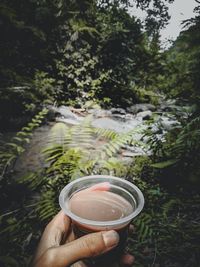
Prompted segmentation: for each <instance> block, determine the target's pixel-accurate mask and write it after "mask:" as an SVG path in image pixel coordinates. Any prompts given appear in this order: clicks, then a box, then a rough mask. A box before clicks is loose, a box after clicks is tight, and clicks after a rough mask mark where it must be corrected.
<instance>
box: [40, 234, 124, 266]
mask: <svg viewBox="0 0 200 267" xmlns="http://www.w3.org/2000/svg"><path fill="white" fill-rule="evenodd" d="M118 242H119V235H118V234H117V233H116V232H115V231H113V230H111V231H108V232H98V233H92V234H89V235H86V236H83V237H81V238H79V239H77V240H75V241H72V242H71V243H68V244H66V245H62V246H60V247H56V248H52V249H49V251H48V253H45V254H48V255H44V256H45V257H44V258H43V259H42V261H43V262H45V263H46V265H44V266H56V267H65V266H68V265H70V264H72V263H74V262H77V261H78V260H81V259H83V258H90V257H94V256H97V255H101V254H103V253H105V252H107V251H109V250H111V249H112V248H114V247H115V246H116V245H117V244H118ZM49 259H51V261H50V262H49Z"/></svg>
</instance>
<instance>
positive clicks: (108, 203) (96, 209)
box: [69, 190, 133, 224]
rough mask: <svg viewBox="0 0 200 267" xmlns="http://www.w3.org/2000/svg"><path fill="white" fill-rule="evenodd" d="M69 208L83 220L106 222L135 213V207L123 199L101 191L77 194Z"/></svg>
mask: <svg viewBox="0 0 200 267" xmlns="http://www.w3.org/2000/svg"><path fill="white" fill-rule="evenodd" d="M69 208H70V210H71V211H72V212H73V213H74V214H75V215H77V216H79V217H81V218H84V219H88V220H92V221H105V222H106V221H113V220H118V219H121V218H124V217H126V216H128V215H129V214H131V213H132V212H133V207H132V206H131V204H130V203H129V202H128V201H127V200H125V199H124V198H123V197H121V196H119V195H117V194H115V193H112V192H109V191H99V190H95V191H88V190H82V191H80V192H78V193H76V194H75V195H73V196H72V198H71V199H70V201H69ZM105 224H106V223H105Z"/></svg>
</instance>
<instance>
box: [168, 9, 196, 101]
mask: <svg viewBox="0 0 200 267" xmlns="http://www.w3.org/2000/svg"><path fill="white" fill-rule="evenodd" d="M196 12H197V15H196V17H195V18H194V19H191V20H187V21H185V23H184V25H185V28H184V30H183V31H182V32H181V33H180V35H179V37H178V38H177V40H176V41H175V42H174V44H173V46H172V47H171V48H170V49H169V50H168V51H167V52H166V56H167V58H166V59H167V61H166V63H167V64H166V66H165V73H166V75H164V84H163V86H164V91H165V92H166V93H168V95H169V96H172V97H181V98H183V99H188V100H189V101H190V102H192V103H196V104H197V105H198V104H199V99H200V96H199V87H200V80H199V72H198V70H199V67H200V60H199V58H200V34H199V26H200V15H199V14H200V10H199V8H196Z"/></svg>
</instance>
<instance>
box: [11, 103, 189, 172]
mask: <svg viewBox="0 0 200 267" xmlns="http://www.w3.org/2000/svg"><path fill="white" fill-rule="evenodd" d="M48 108H49V110H50V114H51V120H49V121H48V122H47V124H45V125H42V126H40V127H39V128H37V129H36V130H35V131H34V132H33V136H32V138H31V140H30V143H29V144H28V146H27V148H26V150H25V152H24V153H23V154H22V155H21V156H20V157H19V158H18V159H17V162H16V165H15V170H16V171H17V176H18V175H23V174H25V173H27V172H32V171H36V170H38V169H39V168H41V167H44V166H45V160H44V156H43V154H42V153H41V151H42V150H43V149H44V148H45V147H47V146H49V145H51V135H52V132H53V131H54V132H55V128H56V126H57V125H58V124H60V123H63V124H65V125H67V126H68V127H70V126H72V125H78V124H80V123H81V121H82V120H83V119H84V117H86V116H87V115H88V114H90V115H91V117H92V121H91V124H92V126H94V127H98V128H103V129H110V130H113V131H115V132H116V133H126V132H128V131H130V130H133V129H135V128H136V127H138V126H142V127H143V128H144V129H146V128H149V129H151V131H152V132H153V133H154V134H156V135H157V137H158V138H160V139H161V138H162V137H163V135H164V134H165V133H166V132H167V131H169V130H170V129H172V128H173V127H178V126H179V122H178V121H177V118H176V116H175V115H174V113H176V114H177V113H180V114H179V115H180V116H187V112H186V111H184V109H183V107H180V106H177V105H175V102H174V101H171V102H170V101H168V102H165V103H162V104H160V105H159V106H158V107H155V106H154V105H152V104H135V105H133V106H132V107H130V108H128V109H127V110H125V109H122V108H112V109H110V110H103V109H88V110H83V109H74V108H70V107H67V106H60V107H54V106H49V107H48ZM186 109H187V107H186ZM186 109H185V110H186ZM152 118H154V120H153V122H152V121H151V119H152ZM160 126H161V127H160ZM161 128H162V130H161ZM65 133H66V132H65V131H64V130H63V132H61V133H60V132H59V135H63V136H64V135H65ZM59 138H60V136H59ZM134 138H135V139H136V140H141V138H142V134H136V135H134ZM142 141H143V142H145V139H143V140H142ZM94 149H95V143H94ZM148 153H150V151H148V150H146V151H145V150H144V149H142V148H141V147H139V146H128V145H126V146H124V147H123V149H122V153H121V155H122V158H123V160H131V159H132V158H133V157H135V156H139V155H144V154H148Z"/></svg>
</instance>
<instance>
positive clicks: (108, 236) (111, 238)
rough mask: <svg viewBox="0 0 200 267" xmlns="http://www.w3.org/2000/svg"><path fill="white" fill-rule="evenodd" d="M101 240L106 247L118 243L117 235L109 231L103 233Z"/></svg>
mask: <svg viewBox="0 0 200 267" xmlns="http://www.w3.org/2000/svg"><path fill="white" fill-rule="evenodd" d="M103 240H104V242H105V245H106V247H113V246H115V245H117V244H118V242H119V235H118V233H117V232H115V231H113V230H111V231H108V232H105V233H103Z"/></svg>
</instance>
